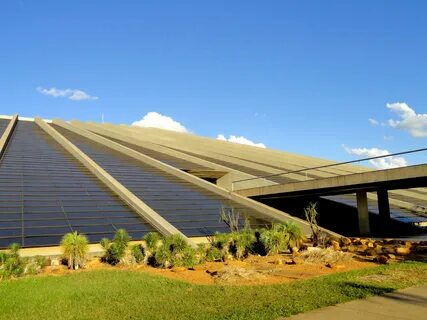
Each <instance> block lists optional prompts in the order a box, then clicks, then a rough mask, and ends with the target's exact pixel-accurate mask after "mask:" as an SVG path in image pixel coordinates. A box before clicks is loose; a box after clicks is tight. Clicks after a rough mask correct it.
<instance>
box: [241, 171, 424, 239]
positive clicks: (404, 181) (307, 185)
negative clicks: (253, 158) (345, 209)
mask: <svg viewBox="0 0 427 320" xmlns="http://www.w3.org/2000/svg"><path fill="white" fill-rule="evenodd" d="M425 186H427V165H426V164H421V165H415V166H408V167H402V168H395V169H386V170H377V171H369V172H362V173H355V174H349V175H340V176H335V177H329V178H323V179H314V180H307V181H300V182H291V183H286V184H276V185H271V186H264V187H256V188H249V189H240V190H239V189H237V190H234V191H235V192H236V193H238V194H240V195H242V196H246V197H259V196H262V197H263V198H273V197H274V198H276V197H280V198H291V197H301V196H326V195H339V194H348V193H356V195H357V209H358V214H359V229H360V233H361V234H369V232H370V227H369V211H368V201H367V192H377V196H378V210H379V214H380V218H381V220H383V223H387V222H388V221H389V220H390V205H389V199H388V190H395V189H407V188H417V187H425ZM426 206H427V201H426Z"/></svg>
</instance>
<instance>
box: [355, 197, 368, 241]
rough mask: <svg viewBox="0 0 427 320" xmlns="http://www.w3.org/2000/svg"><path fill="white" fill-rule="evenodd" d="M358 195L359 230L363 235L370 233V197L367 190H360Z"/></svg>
mask: <svg viewBox="0 0 427 320" xmlns="http://www.w3.org/2000/svg"><path fill="white" fill-rule="evenodd" d="M356 196H357V213H358V216H359V232H360V234H361V235H368V234H369V233H370V226H369V211H368V198H367V195H366V191H359V192H357V193H356Z"/></svg>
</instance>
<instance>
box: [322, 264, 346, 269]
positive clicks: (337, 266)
mask: <svg viewBox="0 0 427 320" xmlns="http://www.w3.org/2000/svg"><path fill="white" fill-rule="evenodd" d="M325 267H327V268H330V269H344V268H345V266H344V265H342V264H335V263H327V264H325Z"/></svg>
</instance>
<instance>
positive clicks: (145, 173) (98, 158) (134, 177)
mask: <svg viewBox="0 0 427 320" xmlns="http://www.w3.org/2000/svg"><path fill="white" fill-rule="evenodd" d="M52 127H53V128H54V129H56V130H57V131H58V132H60V133H61V134H62V135H63V136H64V137H66V138H67V139H69V140H70V141H71V142H72V143H73V144H75V145H76V146H77V147H78V148H79V149H80V150H82V151H83V152H84V153H86V154H87V155H88V156H89V157H90V158H91V159H92V160H94V161H95V162H96V163H98V164H99V165H100V166H101V167H102V168H104V169H105V170H106V171H107V172H108V173H109V174H111V175H112V176H113V177H114V178H115V179H117V180H118V181H119V182H120V183H122V184H123V185H124V186H125V187H126V188H128V189H129V190H130V191H131V192H133V193H134V194H135V195H136V196H138V197H139V198H140V199H141V200H142V201H144V202H145V203H146V204H147V205H149V206H150V207H151V208H153V209H154V210H155V211H156V212H157V213H159V214H160V215H161V216H163V217H164V218H165V219H166V220H168V221H169V222H170V223H171V224H172V225H174V226H175V227H176V228H178V229H179V230H180V231H182V232H183V233H184V234H185V235H187V236H205V235H208V234H209V235H210V234H213V233H214V232H216V231H218V232H225V231H228V227H227V226H226V225H225V224H224V223H223V222H220V221H219V215H220V211H221V208H229V209H234V210H236V211H238V212H240V214H241V217H242V218H243V217H245V216H246V217H248V218H253V221H260V219H261V217H260V216H259V214H258V213H257V212H256V211H255V210H253V209H251V208H249V207H245V206H242V205H240V204H238V203H236V202H234V201H230V200H228V199H227V198H225V197H222V196H220V195H217V194H215V193H213V192H210V191H207V190H205V189H202V188H201V187H198V186H196V185H194V184H192V183H190V182H187V181H185V180H183V179H180V178H178V177H176V176H173V175H171V174H168V173H166V172H164V171H161V170H159V169H157V168H154V167H152V166H149V165H147V164H144V163H142V162H140V161H138V160H135V159H133V158H131V157H129V156H126V155H124V154H122V153H119V152H117V151H114V150H112V149H110V148H107V147H105V146H103V145H101V144H99V143H96V142H93V141H91V140H89V139H87V138H84V137H82V136H80V135H77V134H74V133H72V132H71V131H68V130H66V129H63V128H61V127H59V126H57V125H52ZM258 223H260V224H262V225H264V224H265V223H266V222H265V221H261V222H258ZM253 225H256V222H254V224H253Z"/></svg>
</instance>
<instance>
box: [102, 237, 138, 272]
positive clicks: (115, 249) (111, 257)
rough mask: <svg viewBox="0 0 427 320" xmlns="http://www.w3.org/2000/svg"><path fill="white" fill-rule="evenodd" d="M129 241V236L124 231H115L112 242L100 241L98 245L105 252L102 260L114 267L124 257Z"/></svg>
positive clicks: (107, 240) (105, 239) (104, 239)
mask: <svg viewBox="0 0 427 320" xmlns="http://www.w3.org/2000/svg"><path fill="white" fill-rule="evenodd" d="M130 240H131V238H130V236H129V235H128V233H127V232H126V230H124V229H119V230H117V231H116V234H115V235H114V239H113V241H110V240H109V239H107V238H103V239H101V241H100V244H101V246H102V247H103V249H104V250H105V253H104V256H103V257H102V260H103V261H104V262H107V263H109V264H112V265H116V264H118V263H119V262H121V261H122V259H123V258H124V257H125V254H126V250H127V247H128V244H129V241H130Z"/></svg>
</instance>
